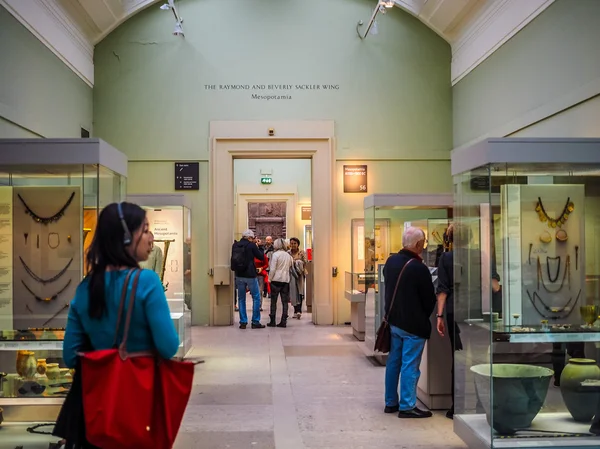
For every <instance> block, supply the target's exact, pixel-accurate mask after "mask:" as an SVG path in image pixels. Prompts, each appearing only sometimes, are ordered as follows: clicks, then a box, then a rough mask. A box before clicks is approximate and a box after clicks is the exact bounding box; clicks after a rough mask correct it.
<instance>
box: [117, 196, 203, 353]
mask: <svg viewBox="0 0 600 449" xmlns="http://www.w3.org/2000/svg"><path fill="white" fill-rule="evenodd" d="M127 200H128V201H130V202H132V203H136V204H138V205H140V206H141V207H143V208H144V209H145V210H146V214H147V217H148V222H149V223H150V230H151V231H152V233H153V234H154V247H153V248H152V253H151V254H150V258H149V259H148V261H147V262H145V263H144V264H142V267H143V268H147V269H151V270H154V271H156V273H157V274H158V276H159V277H160V280H161V281H162V283H163V286H164V289H165V294H166V295H167V301H168V303H169V309H170V311H171V319H172V320H173V324H175V327H176V329H177V332H178V334H179V341H180V347H179V351H178V352H177V356H178V357H185V355H186V354H187V353H188V352H189V351H190V349H191V348H192V334H191V326H192V266H191V261H192V212H191V204H190V203H191V202H190V201H189V199H188V198H187V197H186V196H185V195H181V194H180V195H129V196H128V197H127Z"/></svg>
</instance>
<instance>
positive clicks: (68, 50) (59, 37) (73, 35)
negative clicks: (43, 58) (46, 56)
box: [0, 0, 94, 87]
mask: <svg viewBox="0 0 600 449" xmlns="http://www.w3.org/2000/svg"><path fill="white" fill-rule="evenodd" d="M0 6H3V7H4V8H5V9H6V10H7V11H8V12H10V13H11V14H12V15H13V16H14V17H15V18H16V19H17V20H18V21H19V22H20V23H21V24H22V25H23V26H24V27H25V28H27V30H29V31H30V32H31V33H32V34H33V35H34V36H35V37H37V38H38V40H39V41H40V42H42V43H43V44H44V45H45V46H46V47H48V49H49V50H50V51H52V53H54V54H55V55H56V56H57V57H58V58H59V59H60V60H61V61H62V62H64V63H65V64H66V65H67V67H69V68H70V69H71V70H72V71H73V72H75V73H76V74H77V75H78V76H79V77H80V78H81V79H82V80H83V81H84V82H85V83H86V84H87V85H88V86H90V87H93V86H94V45H93V43H92V42H90V40H89V39H88V38H87V37H86V36H85V35H84V34H83V33H82V32H81V31H79V29H77V27H75V26H74V25H73V22H72V19H71V18H70V17H69V16H68V15H67V13H66V12H65V11H64V10H63V9H62V8H61V7H60V5H59V4H58V3H57V2H56V1H55V0H27V1H23V0H0Z"/></svg>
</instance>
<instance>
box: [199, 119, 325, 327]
mask: <svg viewBox="0 0 600 449" xmlns="http://www.w3.org/2000/svg"><path fill="white" fill-rule="evenodd" d="M270 129H272V130H274V133H275V136H273V137H269V130H270ZM333 129H334V127H333V122H332V121H315V122H310V121H302V122H211V126H210V133H211V159H210V166H211V168H210V174H211V182H210V189H211V192H210V198H211V207H210V211H211V213H210V227H209V233H210V242H211V245H210V248H209V251H210V259H211V268H210V271H209V273H210V275H211V276H212V280H213V289H212V290H211V292H210V294H211V324H212V325H231V324H233V323H234V304H233V291H234V282H233V281H234V279H233V276H232V273H231V271H230V257H231V245H232V243H233V240H234V239H235V238H236V237H237V236H238V233H239V229H238V226H239V223H240V222H239V217H238V221H237V222H236V220H234V219H232V218H235V217H236V209H237V210H238V211H239V210H247V209H243V208H238V207H237V202H238V199H239V196H240V195H239V194H240V193H243V192H240V189H239V188H238V190H237V193H238V195H237V198H236V191H235V189H234V163H235V161H236V160H248V161H250V160H253V159H287V160H288V162H289V160H293V159H306V160H307V161H309V163H310V174H311V177H310V187H311V189H310V190H311V191H312V192H319V194H318V195H314V197H311V201H310V205H309V206H310V215H311V221H310V226H311V227H312V229H313V230H314V233H312V248H311V249H312V261H313V263H314V265H315V267H319V269H315V270H314V283H313V289H314V301H313V304H312V311H313V316H312V320H313V322H314V323H315V324H333V323H334V322H335V310H336V307H335V306H334V303H335V300H334V298H336V292H335V284H334V282H333V278H334V273H335V271H336V270H335V265H336V263H335V260H334V259H335V256H334V251H333V248H334V244H333V230H334V229H335V202H334V195H333V189H334V158H333V154H334V148H333V134H334V133H333ZM259 175H260V173H255V174H254V175H253V176H254V177H255V178H256V177H258V176H259ZM259 180H260V178H259V179H258V180H255V181H254V182H255V184H256V183H257V182H258V181H259ZM273 187H275V186H273ZM245 193H250V192H245ZM269 193H277V194H281V195H285V194H289V193H293V191H292V192H281V191H279V192H278V191H277V190H276V189H275V188H273V189H271V190H270V191H269ZM247 198H249V199H250V200H252V201H254V199H252V198H250V197H249V196H247ZM252 201H251V202H252ZM261 201H262V200H261ZM255 202H260V201H255ZM303 206H304V207H305V208H306V207H308V206H307V205H302V204H300V201H299V200H298V199H296V205H295V206H294V207H293V208H290V207H288V210H287V213H286V220H287V222H288V223H289V222H290V219H291V218H290V215H291V214H292V213H293V214H294V215H301V212H302V207H303ZM246 213H247V212H246ZM237 215H239V214H237ZM295 221H296V219H294V222H295ZM287 232H288V234H289V227H288V229H287ZM296 232H297V234H298V237H300V236H302V235H303V234H304V226H302V227H301V229H298V230H297V231H296Z"/></svg>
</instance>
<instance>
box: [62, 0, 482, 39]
mask: <svg viewBox="0 0 600 449" xmlns="http://www.w3.org/2000/svg"><path fill="white" fill-rule="evenodd" d="M161 1H162V2H166V0H58V2H59V3H60V4H62V6H63V7H64V8H65V9H66V10H67V11H69V13H70V14H71V15H72V16H74V17H77V18H78V20H79V21H80V22H81V26H82V27H83V28H84V29H85V30H84V31H85V33H86V35H87V36H88V37H89V38H90V39H91V40H92V42H93V43H94V44H96V43H98V42H99V41H100V40H102V38H104V36H106V35H107V34H108V33H110V32H111V31H112V30H114V29H115V28H116V27H118V26H119V25H120V24H121V23H123V22H124V21H125V20H127V19H128V18H130V17H131V16H133V15H135V14H137V13H138V12H140V11H142V10H143V9H145V8H147V7H148V6H150V5H152V4H154V3H158V2H161ZM488 2H489V0H395V3H396V6H398V7H399V8H402V9H404V10H406V11H408V12H409V13H410V14H412V15H414V16H416V17H417V18H419V19H420V20H421V21H422V22H423V23H424V24H425V25H427V26H428V27H430V28H431V29H432V30H434V31H435V32H436V33H438V34H439V35H440V36H441V37H443V38H444V39H445V40H446V41H448V42H450V43H452V41H453V37H454V36H455V35H456V34H457V32H458V31H460V29H461V27H462V26H464V25H465V24H466V23H467V21H468V19H469V18H470V17H472V16H473V15H474V14H476V12H477V11H479V10H480V9H481V8H482V7H484V6H485V4H486V3H488ZM375 4H376V1H375V0H374V1H373V5H375Z"/></svg>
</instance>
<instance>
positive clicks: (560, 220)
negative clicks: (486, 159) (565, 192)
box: [535, 197, 575, 228]
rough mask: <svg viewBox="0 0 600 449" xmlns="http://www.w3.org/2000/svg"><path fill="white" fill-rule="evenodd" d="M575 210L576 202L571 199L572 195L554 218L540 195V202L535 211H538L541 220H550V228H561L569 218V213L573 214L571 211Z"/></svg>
mask: <svg viewBox="0 0 600 449" xmlns="http://www.w3.org/2000/svg"><path fill="white" fill-rule="evenodd" d="M574 210H575V204H574V203H573V202H572V201H571V198H570V197H569V198H567V204H565V207H564V208H563V211H562V212H561V214H560V215H559V216H558V217H556V218H552V217H550V216H548V213H547V212H546V210H545V209H544V204H543V203H542V198H541V197H538V202H537V204H536V206H535V211H536V212H537V213H538V217H539V219H540V221H541V222H548V227H549V228H556V227H559V228H560V227H561V226H562V225H563V224H564V223H565V222H566V221H567V220H568V219H569V215H571V213H572V212H573V211H574Z"/></svg>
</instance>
